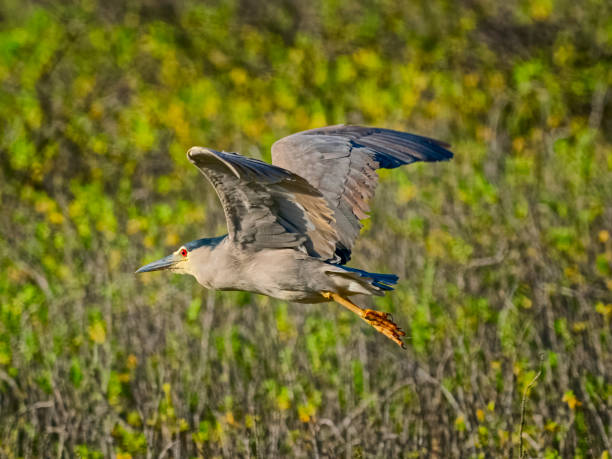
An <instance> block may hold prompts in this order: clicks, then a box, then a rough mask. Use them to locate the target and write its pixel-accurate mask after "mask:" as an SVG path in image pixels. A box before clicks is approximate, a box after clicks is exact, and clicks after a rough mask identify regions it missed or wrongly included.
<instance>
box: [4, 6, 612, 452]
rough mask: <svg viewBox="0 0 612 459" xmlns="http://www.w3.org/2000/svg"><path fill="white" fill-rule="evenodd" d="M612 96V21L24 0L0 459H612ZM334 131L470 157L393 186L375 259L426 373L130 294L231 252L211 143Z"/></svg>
mask: <svg viewBox="0 0 612 459" xmlns="http://www.w3.org/2000/svg"><path fill="white" fill-rule="evenodd" d="M611 84H612V3H611V2H609V1H605V0H582V1H575V0H534V1H530V0H506V1H504V2H498V1H497V0H458V1H449V0H420V1H417V0H414V1H407V2H398V1H395V0H365V1H360V2H354V1H343V0H314V1H310V2H303V1H301V0H280V1H271V2H260V1H256V0H224V1H209V2H204V3H200V2H194V1H189V0H179V1H154V0H146V1H134V0H132V1H119V0H105V1H100V2H96V1H94V0H82V1H69V2H53V1H39V2H24V1H22V0H3V1H2V3H1V4H0V202H1V204H0V206H1V207H0V456H1V457H8V458H13V457H77V456H78V457H83V458H98V457H117V458H122V459H126V458H130V457H132V458H139V457H147V458H149V457H175V458H176V457H287V456H294V457H347V458H351V457H381V458H382V457H405V458H410V457H414V458H417V457H435V456H438V457H449V456H454V457H501V456H505V457H511V456H514V457H518V456H519V455H520V453H521V452H522V454H523V455H526V456H529V457H547V458H554V457H573V456H575V457H601V458H609V457H610V452H611V450H610V448H611V439H610V434H611V432H610V425H611V422H612V419H611V417H612V381H611V380H612V357H611V336H610V321H611V319H612V234H611V233H612V116H611V115H612V94H611V90H610V86H611ZM336 123H357V124H366V125H375V126H381V127H388V128H395V129H400V130H406V131H410V132H415V133H419V134H422V135H427V136H431V137H434V138H438V139H441V140H445V141H449V142H451V143H452V144H453V150H454V152H455V153H456V156H455V158H454V159H453V160H452V161H451V162H449V163H439V164H415V165H411V166H409V167H405V168H403V169H401V170H394V171H383V172H382V173H381V174H380V175H381V177H382V178H381V186H380V187H379V189H378V193H377V195H376V198H375V200H374V203H373V212H372V219H371V220H369V221H367V222H366V226H365V228H364V230H363V233H362V237H361V239H360V241H359V242H358V244H357V247H356V251H355V252H354V253H355V254H354V258H353V260H352V261H351V263H350V264H351V266H356V267H361V268H364V269H368V270H371V271H376V272H392V273H397V274H399V276H400V283H399V286H398V288H397V290H396V291H395V292H394V293H393V294H391V295H388V296H387V297H385V298H381V299H376V300H375V301H374V300H370V299H363V300H362V301H361V304H363V305H364V306H365V305H367V306H373V307H376V308H378V309H381V310H385V311H390V312H392V313H393V314H394V317H395V320H396V322H397V323H399V324H400V325H402V326H403V327H404V328H405V329H406V330H407V332H408V335H409V336H408V339H407V346H408V349H407V350H406V351H402V350H400V349H399V348H398V347H397V346H395V345H394V344H393V343H392V342H391V341H389V340H387V339H385V338H384V337H383V336H381V335H379V334H377V333H376V332H375V331H374V330H373V329H371V328H370V327H368V326H366V325H365V324H364V323H363V322H362V321H360V320H359V319H358V318H357V317H355V316H354V315H352V314H351V313H349V312H347V311H345V310H343V308H342V307H340V306H338V305H336V304H333V303H330V304H322V305H313V306H307V305H296V304H289V303H285V302H282V301H277V300H272V299H269V298H265V297H261V296H257V295H251V294H248V293H240V292H231V293H215V292H207V291H205V290H204V289H202V288H201V287H200V286H199V285H197V283H196V282H195V280H194V279H192V278H190V277H187V276H184V277H183V276H177V275H172V274H169V273H163V274H160V273H154V274H149V275H141V276H135V275H133V272H134V270H135V269H136V268H137V267H139V266H140V265H141V264H143V263H145V262H149V261H152V260H154V259H157V258H159V257H161V256H164V255H166V254H168V253H169V252H171V251H173V250H175V249H176V248H177V247H178V245H180V244H181V243H182V242H186V241H190V240H193V239H197V238H200V237H204V236H214V235H219V234H223V233H224V232H225V223H224V218H223V214H222V211H221V207H220V205H219V203H218V202H217V197H216V195H215V193H214V192H213V190H212V188H210V187H209V185H208V184H207V183H206V182H205V180H204V179H203V177H201V176H200V175H199V173H198V171H197V170H196V169H195V168H194V167H193V166H191V165H190V164H189V162H188V161H187V159H186V157H185V152H186V150H187V149H188V148H189V147H191V146H192V145H202V146H209V147H213V148H216V149H223V150H226V151H238V152H241V153H243V154H245V155H249V156H252V157H256V158H263V159H266V160H269V159H270V153H269V151H270V145H271V144H272V142H273V141H274V140H275V139H278V138H280V137H282V136H285V135H288V134H290V133H292V132H296V131H299V130H303V129H308V128H313V127H319V126H324V125H328V124H336ZM521 430H522V437H521V436H520V432H521ZM521 448H522V450H523V451H520V449H521Z"/></svg>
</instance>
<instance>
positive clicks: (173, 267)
mask: <svg viewBox="0 0 612 459" xmlns="http://www.w3.org/2000/svg"><path fill="white" fill-rule="evenodd" d="M188 267H189V249H188V248H187V247H186V246H185V245H184V246H181V247H180V248H179V249H178V250H177V251H175V252H172V253H171V254H170V255H168V256H166V257H164V258H160V259H159V260H157V261H154V262H152V263H149V264H148V265H144V266H142V267H140V268H138V270H137V271H136V274H140V273H146V272H149V271H160V270H166V269H167V270H170V271H174V272H175V273H178V274H188V273H189V272H190V270H189V268H188Z"/></svg>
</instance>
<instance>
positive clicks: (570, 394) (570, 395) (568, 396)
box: [561, 390, 582, 411]
mask: <svg viewBox="0 0 612 459" xmlns="http://www.w3.org/2000/svg"><path fill="white" fill-rule="evenodd" d="M561 401H562V402H565V403H567V406H569V407H570V410H572V411H573V410H575V409H576V407H577V406H581V405H582V402H579V401H578V399H577V398H576V396H575V395H574V391H572V390H568V391H567V392H566V393H565V394H563V398H562V399H561Z"/></svg>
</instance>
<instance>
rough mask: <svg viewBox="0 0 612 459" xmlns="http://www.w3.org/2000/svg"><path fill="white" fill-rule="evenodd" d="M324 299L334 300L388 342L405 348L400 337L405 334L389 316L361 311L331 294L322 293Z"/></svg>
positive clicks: (335, 294) (368, 310) (366, 310)
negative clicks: (384, 337)
mask: <svg viewBox="0 0 612 459" xmlns="http://www.w3.org/2000/svg"><path fill="white" fill-rule="evenodd" d="M321 295H323V297H324V298H327V299H330V300H334V301H335V302H336V303H339V304H341V305H342V306H344V307H345V308H347V309H348V310H349V311H351V312H354V313H355V314H357V315H358V316H359V317H361V318H362V319H363V320H365V321H366V322H367V323H369V324H370V325H371V326H372V327H374V328H375V329H376V331H378V332H379V333H382V334H383V335H385V336H386V337H387V338H389V339H390V340H393V341H394V342H395V343H396V344H397V345H398V346H400V347H402V348H403V349H406V346H405V345H404V343H403V342H402V336H406V333H404V331H403V330H402V329H401V328H399V327H398V326H397V325H396V324H395V322H393V320H391V314H389V313H386V312H381V311H375V310H374V309H361V308H360V307H359V306H357V305H356V304H355V303H353V302H351V301H349V300H347V299H346V298H344V297H342V296H340V295H338V294H337V293H332V292H322V293H321Z"/></svg>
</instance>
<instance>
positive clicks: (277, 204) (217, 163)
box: [187, 147, 337, 258]
mask: <svg viewBox="0 0 612 459" xmlns="http://www.w3.org/2000/svg"><path fill="white" fill-rule="evenodd" d="M187 157H188V158H189V160H190V161H191V162H192V163H193V164H195V166H196V167H197V168H198V169H200V171H201V172H202V174H204V176H205V177H206V178H207V179H208V180H209V181H210V183H211V184H212V186H213V187H214V188H215V191H216V192H217V195H218V196H219V199H220V200H221V204H222V205H223V210H224V212H225V218H226V221H227V227H228V233H229V234H228V237H229V239H230V240H231V241H233V242H235V243H238V244H242V245H245V246H247V245H248V246H250V247H253V248H289V247H295V248H297V247H304V248H305V249H306V250H307V252H308V253H309V254H310V255H312V256H317V257H322V258H332V257H333V254H334V250H335V247H334V246H335V241H336V240H337V236H336V231H335V229H334V227H333V212H332V210H331V209H330V208H329V207H328V205H327V202H326V201H325V198H324V197H323V196H322V195H321V193H320V192H319V191H318V190H316V189H315V188H313V187H312V186H311V185H310V184H309V183H308V182H307V181H306V180H304V179H303V178H301V177H299V176H297V175H295V174H294V173H292V172H290V171H288V170H285V169H282V168H280V167H276V166H273V165H271V164H267V163H264V162H262V161H259V160H256V159H251V158H246V157H244V156H241V155H238V154H235V153H224V152H223V153H222V152H218V151H214V150H210V149H206V148H202V147H193V148H191V149H190V150H189V152H188V153H187Z"/></svg>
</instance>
